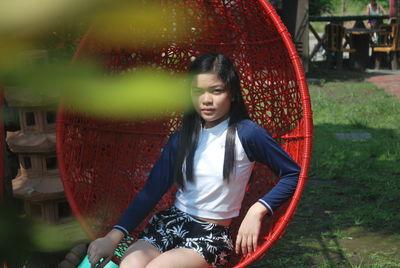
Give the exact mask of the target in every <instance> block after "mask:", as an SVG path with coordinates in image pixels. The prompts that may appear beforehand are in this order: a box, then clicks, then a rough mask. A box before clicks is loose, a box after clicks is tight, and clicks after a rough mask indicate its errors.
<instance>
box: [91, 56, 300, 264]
mask: <svg viewBox="0 0 400 268" xmlns="http://www.w3.org/2000/svg"><path fill="white" fill-rule="evenodd" d="M189 71H190V75H191V81H192V83H191V96H192V101H193V106H194V109H193V110H192V111H190V112H188V113H187V114H186V115H185V116H184V118H183V124H182V128H181V130H180V131H178V132H176V133H174V134H173V135H172V136H171V137H170V139H169V141H168V143H167V144H166V145H165V147H164V149H163V152H162V155H161V157H160V159H159V160H158V161H157V163H156V164H155V165H154V167H153V170H152V172H151V173H150V175H149V178H148V180H147V183H146V185H145V186H144V187H143V189H142V190H141V192H140V193H139V194H138V195H137V196H136V197H135V198H134V200H133V202H132V203H131V205H130V206H129V208H128V209H127V211H126V212H125V214H124V215H123V217H122V218H121V220H120V221H119V223H118V224H117V225H115V226H114V228H113V229H112V230H111V231H110V232H109V233H108V234H107V235H106V236H105V237H102V238H99V239H97V240H95V241H93V242H92V243H91V244H90V245H89V248H88V256H89V260H90V262H91V263H92V264H97V263H98V262H99V260H100V259H101V258H105V259H106V261H105V262H107V261H108V260H109V259H110V256H111V255H112V254H113V252H114V249H115V248H116V246H117V244H118V243H119V242H120V240H121V239H122V238H123V237H124V236H125V235H127V234H128V233H129V231H131V230H132V229H134V228H135V227H136V226H137V225H138V224H139V223H140V222H141V221H142V220H143V218H144V217H145V216H146V215H147V214H148V213H149V212H150V211H151V209H152V208H153V207H154V206H155V205H156V203H157V202H158V201H159V200H160V199H161V197H162V196H163V194H164V193H165V192H166V191H167V190H168V189H169V188H170V187H171V185H172V184H173V183H175V184H176V185H177V186H178V189H179V190H178V192H177V194H176V200H175V205H174V207H172V208H171V209H168V210H165V211H162V212H160V213H158V214H157V215H155V216H153V218H152V219H151V220H150V222H149V224H148V226H147V228H146V229H145V230H144V231H143V233H142V234H141V235H140V236H139V240H138V241H137V242H136V243H134V244H133V245H132V246H130V247H129V248H128V249H127V250H126V252H125V254H124V256H123V258H122V262H121V264H120V267H122V268H127V267H171V268H172V267H173V268H179V267H185V268H191V267H210V266H212V267H222V266H223V265H224V264H225V263H227V261H228V258H229V255H230V254H231V251H233V249H235V251H236V253H237V254H238V253H242V254H243V255H247V254H250V253H252V252H253V251H255V250H256V248H257V240H258V235H259V232H260V227H261V224H262V221H263V217H264V216H265V215H266V214H270V215H271V214H273V211H274V210H275V209H276V208H278V207H279V206H280V205H281V204H282V203H283V202H285V201H286V200H287V199H288V198H290V197H291V196H292V195H293V193H294V191H295V188H296V185H297V181H298V177H299V172H300V168H299V166H298V165H297V164H296V163H295V162H294V161H293V160H292V159H291V157H290V156H289V155H288V154H287V153H286V152H285V151H284V150H283V149H282V148H281V146H280V145H279V144H277V143H276V142H275V141H274V140H273V139H272V138H271V137H270V135H269V134H268V133H267V132H266V131H265V130H264V129H263V128H262V127H260V126H258V125H257V124H255V123H254V122H252V121H250V120H249V116H248V113H247V110H246V107H245V105H244V102H243V98H242V94H241V90H240V80H239V76H238V74H237V72H236V70H235V68H234V66H233V64H232V62H231V61H230V60H229V59H228V58H227V57H225V56H224V55H222V54H214V53H206V54H203V55H201V56H200V57H198V58H196V60H195V61H194V62H193V63H192V65H191V67H190V70H189ZM255 161H257V162H260V163H263V164H265V165H268V166H269V167H270V168H271V169H272V170H273V171H274V172H275V173H276V174H277V175H278V176H279V177H280V180H279V182H278V183H277V184H276V185H275V186H274V187H273V189H272V190H271V191H270V192H269V193H267V194H266V195H265V196H263V197H262V198H261V199H259V201H258V202H256V203H255V204H253V205H252V206H251V207H250V209H249V210H248V212H247V214H246V216H245V217H244V219H243V221H242V223H241V225H240V228H239V231H238V234H237V237H236V242H235V245H234V244H233V242H232V239H231V237H230V234H229V225H230V224H231V222H232V219H233V218H235V217H237V216H238V215H239V210H240V207H241V202H242V200H243V197H244V194H245V189H246V184H247V182H248V180H249V177H250V175H251V171H252V168H253V165H254V162H255ZM105 262H104V263H105ZM93 267H94V265H93Z"/></svg>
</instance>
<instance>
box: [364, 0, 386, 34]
mask: <svg viewBox="0 0 400 268" xmlns="http://www.w3.org/2000/svg"><path fill="white" fill-rule="evenodd" d="M365 13H366V14H367V15H380V14H381V13H383V14H386V10H385V9H384V8H383V7H382V5H378V4H377V3H376V0H371V2H370V3H369V4H368V5H367V9H366V11H365ZM376 22H377V21H376V20H368V24H367V27H368V28H374V27H375V24H376Z"/></svg>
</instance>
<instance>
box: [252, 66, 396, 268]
mask: <svg viewBox="0 0 400 268" xmlns="http://www.w3.org/2000/svg"><path fill="white" fill-rule="evenodd" d="M308 76H309V77H314V78H318V79H319V82H320V83H319V84H317V85H310V86H309V89H310V94H311V99H312V107H313V117H314V125H315V129H314V131H315V132H314V135H315V137H314V147H313V157H312V164H311V168H310V173H309V179H308V183H307V186H306V189H305V192H304V194H303V198H302V200H301V202H300V205H299V208H298V210H297V213H296V215H295V217H294V219H293V221H292V222H291V224H290V226H289V228H288V230H287V232H286V234H285V236H284V237H283V238H282V239H281V240H280V241H278V243H277V244H276V245H275V246H274V247H273V248H272V249H271V250H270V251H269V253H268V254H267V255H266V256H265V257H264V258H263V259H262V260H260V261H258V262H257V263H256V264H254V265H253V266H252V267H285V268H287V267H371V268H372V267H400V232H399V230H400V214H399V209H400V194H399V189H400V180H399V178H400V164H399V163H400V101H398V100H397V99H395V98H394V97H392V96H390V95H388V94H386V93H385V92H384V90H383V89H380V88H377V87H376V86H375V85H373V84H371V83H369V82H365V81H364V79H363V78H364V75H363V74H360V73H349V72H337V71H336V72H333V71H332V72H326V71H325V72H321V71H318V72H314V73H313V72H312V71H311V72H310V74H309V75H308ZM350 133H351V134H352V135H353V136H354V134H355V133H358V137H361V138H368V137H370V138H369V139H359V140H340V139H338V138H337V137H336V135H335V134H342V136H345V135H347V134H350ZM343 134H344V135H343Z"/></svg>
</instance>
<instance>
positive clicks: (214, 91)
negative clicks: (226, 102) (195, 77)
mask: <svg viewBox="0 0 400 268" xmlns="http://www.w3.org/2000/svg"><path fill="white" fill-rule="evenodd" d="M223 92H224V90H223V89H214V90H213V93H214V94H221V93H223Z"/></svg>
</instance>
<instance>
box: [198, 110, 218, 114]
mask: <svg viewBox="0 0 400 268" xmlns="http://www.w3.org/2000/svg"><path fill="white" fill-rule="evenodd" d="M214 111H215V109H201V112H202V113H205V114H211V113H213V112H214Z"/></svg>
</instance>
